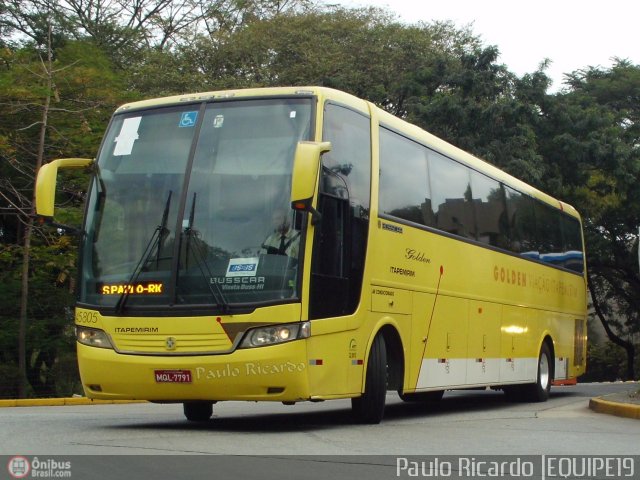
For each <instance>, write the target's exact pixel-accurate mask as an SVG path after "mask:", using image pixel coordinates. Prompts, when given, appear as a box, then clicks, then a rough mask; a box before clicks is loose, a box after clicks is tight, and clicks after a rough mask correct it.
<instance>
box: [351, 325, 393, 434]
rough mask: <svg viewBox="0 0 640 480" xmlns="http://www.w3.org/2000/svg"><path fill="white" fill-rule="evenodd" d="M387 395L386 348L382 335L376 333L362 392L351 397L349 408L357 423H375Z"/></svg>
mask: <svg viewBox="0 0 640 480" xmlns="http://www.w3.org/2000/svg"><path fill="white" fill-rule="evenodd" d="M386 396H387V348H386V344H385V342H384V337H383V336H382V335H381V334H378V335H376V337H375V338H374V339H373V345H371V351H370V352H369V361H368V362H367V373H366V378H365V386H364V393H363V394H362V395H361V396H360V397H358V398H352V399H351V409H352V411H353V416H354V418H355V420H356V421H357V422H359V423H368V424H377V423H380V421H381V420H382V417H383V416H384V405H385V400H386Z"/></svg>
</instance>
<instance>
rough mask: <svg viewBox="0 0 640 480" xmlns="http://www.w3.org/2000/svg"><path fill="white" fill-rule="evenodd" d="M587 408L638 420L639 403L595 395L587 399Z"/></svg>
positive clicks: (639, 414)
mask: <svg viewBox="0 0 640 480" xmlns="http://www.w3.org/2000/svg"><path fill="white" fill-rule="evenodd" d="M589 408H590V409H591V410H593V411H594V412H598V413H608V414H609V415H616V416H618V417H627V418H635V419H637V420H640V404H635V403H620V402H610V401H608V400H605V399H604V398H603V397H597V398H592V399H591V400H589Z"/></svg>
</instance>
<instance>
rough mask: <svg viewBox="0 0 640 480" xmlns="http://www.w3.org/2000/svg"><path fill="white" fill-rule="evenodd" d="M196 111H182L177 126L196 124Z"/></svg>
mask: <svg viewBox="0 0 640 480" xmlns="http://www.w3.org/2000/svg"><path fill="white" fill-rule="evenodd" d="M197 118H198V112H182V116H181V117H180V124H179V125H178V126H179V127H193V126H195V124H196V120H197Z"/></svg>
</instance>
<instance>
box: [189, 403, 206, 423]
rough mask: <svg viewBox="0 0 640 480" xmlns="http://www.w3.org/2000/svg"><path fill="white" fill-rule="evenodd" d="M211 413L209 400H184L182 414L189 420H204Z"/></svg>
mask: <svg viewBox="0 0 640 480" xmlns="http://www.w3.org/2000/svg"><path fill="white" fill-rule="evenodd" d="M212 414H213V403H211V402H184V416H185V417H187V420H189V421H190V422H206V421H207V420H209V419H210V418H211V415H212Z"/></svg>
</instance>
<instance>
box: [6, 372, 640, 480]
mask: <svg viewBox="0 0 640 480" xmlns="http://www.w3.org/2000/svg"><path fill="white" fill-rule="evenodd" d="M634 388H636V389H637V388H638V385H637V384H634V385H630V384H619V383H613V384H581V385H577V386H574V387H555V388H553V389H552V393H551V397H550V399H549V401H547V402H545V403H538V404H529V403H508V402H507V401H506V400H505V398H504V395H503V394H502V393H501V392H493V391H456V392H446V393H445V396H444V398H443V399H442V401H441V402H440V403H438V404H436V405H430V406H427V405H423V404H408V403H403V402H402V401H400V400H399V399H398V398H397V395H394V394H391V393H389V395H388V397H387V409H386V412H385V418H384V420H383V422H382V423H381V424H380V425H355V424H353V423H352V421H351V417H350V403H349V401H342V400H338V401H331V402H324V403H318V404H312V403H300V404H297V405H295V406H284V405H281V404H274V403H244V402H226V403H220V404H217V405H215V406H214V417H213V419H212V420H211V421H210V422H207V423H204V424H193V423H189V422H187V421H186V420H185V419H184V417H183V414H182V407H181V405H155V404H146V403H141V404H140V403H138V404H123V405H89V406H64V407H14V408H0V425H1V429H0V454H1V455H5V456H12V455H24V456H34V455H37V456H39V458H45V456H56V455H57V456H72V455H91V456H94V455H98V456H104V457H102V458H100V457H84V458H82V460H74V461H75V462H76V464H77V463H78V462H80V465H77V467H76V471H75V472H74V473H75V474H74V476H73V477H72V478H85V477H84V476H82V475H79V473H81V472H85V473H86V471H85V468H96V471H91V473H92V474H91V475H90V477H87V478H116V477H115V476H114V477H111V476H109V475H111V474H113V475H115V474H116V473H118V472H119V470H118V465H120V466H121V468H125V469H128V470H127V472H129V473H131V472H130V471H129V470H131V469H133V470H134V471H137V470H135V469H136V468H137V467H136V465H132V464H131V462H132V461H133V462H134V463H136V462H142V463H141V464H140V465H138V467H140V468H142V472H145V473H147V474H150V476H149V478H152V477H153V478H156V479H158V478H170V477H168V476H167V477H164V476H162V475H163V473H167V474H168V472H170V471H171V469H172V468H174V469H176V468H179V469H181V472H182V473H184V474H185V475H186V476H185V477H182V476H181V478H191V477H189V472H191V474H192V475H196V477H194V478H200V477H201V475H200V473H202V472H203V471H209V470H211V468H212V466H211V465H209V467H207V465H206V462H207V461H210V460H208V459H206V458H202V457H200V456H201V455H215V456H217V457H208V458H209V459H211V458H215V459H216V462H217V463H216V465H215V468H214V470H215V471H216V472H218V475H215V476H206V475H205V476H204V477H202V478H229V475H231V476H234V472H236V473H237V471H238V469H239V468H243V469H248V472H245V473H244V474H243V475H242V476H241V477H239V478H243V479H244V478H253V475H255V478H260V479H261V480H264V479H267V478H278V479H283V478H305V479H312V478H327V476H329V478H343V477H344V478H346V476H350V475H353V476H355V477H356V478H366V479H367V480H371V479H375V478H396V477H397V476H398V475H396V474H397V473H399V472H398V471H397V470H396V468H397V463H396V462H397V461H398V458H400V457H405V456H407V457H408V456H418V457H422V456H434V455H435V456H445V455H463V456H471V457H473V458H475V457H479V458H480V457H482V456H497V455H515V456H529V455H534V456H539V455H547V456H548V455H598V456H602V455H615V456H620V455H640V442H638V438H640V421H637V420H633V419H627V418H621V417H614V416H610V415H604V414H599V413H595V412H593V411H591V410H590V409H589V408H588V402H589V399H590V398H591V397H594V396H601V395H606V394H609V393H613V392H619V391H625V390H631V389H634ZM166 455H170V456H171V457H160V456H166ZM176 455H180V456H182V455H187V456H188V457H183V458H182V459H181V457H176ZM289 455H296V456H300V455H304V456H311V457H309V459H308V460H307V459H303V457H288V456H289ZM371 455H375V456H381V457H377V458H376V457H369V456H371ZM111 456H115V457H111ZM127 456H130V457H128V458H127ZM134 456H144V457H139V458H138V457H134ZM239 456H240V457H239ZM346 456H355V457H353V460H348V461H347V460H345V459H347V458H351V457H346ZM73 458H76V459H77V458H79V457H73ZM80 458H81V457H80ZM89 458H91V459H92V460H91V462H89V461H88V459H89ZM134 458H138V460H135V461H134V460H133V459H134ZM140 459H142V460H140ZM167 459H171V460H167ZM187 459H188V460H187ZM167 461H168V462H169V463H166V462H167ZM203 462H205V463H203ZM221 462H222V463H221ZM87 463H89V464H90V466H89V465H85V464H87ZM105 465H107V466H108V467H105ZM98 467H99V468H98ZM336 469H337V470H336ZM637 469H638V472H635V473H637V474H638V475H640V463H639V464H638V465H637ZM334 470H335V471H334ZM352 470H353V471H352ZM369 470H370V471H369ZM87 471H89V470H87ZM4 472H6V470H3V472H2V473H4ZM98 472H100V474H101V475H106V476H99V475H98ZM153 472H155V473H154V475H155V477H154V476H153V475H151V473H153ZM445 473H446V472H445ZM635 473H634V475H635ZM118 475H119V477H118V478H126V477H128V476H129V475H125V476H122V475H123V474H122V472H119V473H118ZM235 476H237V475H235ZM399 476H403V475H399ZM0 478H3V477H2V474H0ZM7 478H11V477H7ZM130 478H133V477H130ZM137 478H147V477H145V476H144V475H143V474H141V473H140V472H138V473H137ZM454 478H456V477H455V476H454ZM457 478H460V477H457ZM504 478H506V477H504ZM537 478H543V477H541V476H538V477H537ZM632 478H635V476H634V477H632ZM639 478H640V477H639Z"/></svg>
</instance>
